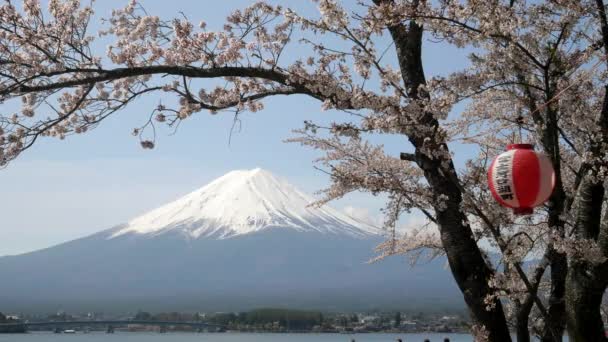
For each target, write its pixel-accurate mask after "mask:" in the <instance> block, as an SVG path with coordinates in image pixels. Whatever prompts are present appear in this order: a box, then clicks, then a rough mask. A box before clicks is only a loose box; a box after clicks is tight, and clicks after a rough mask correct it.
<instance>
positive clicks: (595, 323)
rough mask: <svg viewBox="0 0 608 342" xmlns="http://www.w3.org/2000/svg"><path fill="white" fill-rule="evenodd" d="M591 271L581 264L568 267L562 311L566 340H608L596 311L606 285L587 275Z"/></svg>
mask: <svg viewBox="0 0 608 342" xmlns="http://www.w3.org/2000/svg"><path fill="white" fill-rule="evenodd" d="M575 264H576V263H575ZM593 273H595V272H594V271H591V272H589V266H588V265H584V264H578V265H575V266H574V267H571V268H570V270H569V271H568V277H567V288H568V292H567V295H566V313H567V322H568V335H569V338H570V342H588V341H598V342H602V341H608V339H607V338H606V335H605V332H604V322H603V321H602V315H601V311H600V306H601V304H602V296H603V295H604V291H605V289H606V287H605V286H603V284H598V281H597V279H595V277H593V276H590V274H593Z"/></svg>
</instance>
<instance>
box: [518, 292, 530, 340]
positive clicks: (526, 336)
mask: <svg viewBox="0 0 608 342" xmlns="http://www.w3.org/2000/svg"><path fill="white" fill-rule="evenodd" d="M533 305H534V301H533V300H532V298H531V297H528V298H527V299H526V300H525V301H524V303H522V304H520V305H517V307H516V312H517V314H516V316H515V333H516V334H517V342H530V330H529V329H528V327H529V325H530V321H529V320H530V312H531V311H532V307H533Z"/></svg>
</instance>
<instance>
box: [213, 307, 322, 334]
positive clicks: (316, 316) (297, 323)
mask: <svg viewBox="0 0 608 342" xmlns="http://www.w3.org/2000/svg"><path fill="white" fill-rule="evenodd" d="M209 321H210V322H213V323H216V324H221V325H226V326H234V325H249V326H264V325H268V324H278V326H279V327H280V328H284V329H289V330H310V329H312V328H313V327H314V326H316V325H318V326H321V325H323V322H324V317H323V314H322V313H321V312H318V311H304V310H289V309H258V310H252V311H249V312H240V313H238V314H237V313H221V314H215V315H213V316H211V317H210V318H209Z"/></svg>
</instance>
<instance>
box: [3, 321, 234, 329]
mask: <svg viewBox="0 0 608 342" xmlns="http://www.w3.org/2000/svg"><path fill="white" fill-rule="evenodd" d="M128 325H146V326H158V327H161V331H163V330H166V327H170V326H190V327H193V328H196V329H198V330H199V331H201V330H203V329H209V328H212V329H213V330H215V331H218V330H220V331H221V330H222V329H224V328H225V326H223V325H220V324H214V323H208V322H200V321H144V320H101V321H48V322H15V323H0V332H18V331H19V330H23V331H27V330H29V328H34V329H40V328H49V329H52V330H55V331H59V330H61V329H69V328H77V327H93V326H105V327H107V331H108V332H114V329H115V328H118V327H124V326H128ZM163 328H165V329H163Z"/></svg>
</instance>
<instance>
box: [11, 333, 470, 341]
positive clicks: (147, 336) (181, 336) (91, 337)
mask: <svg viewBox="0 0 608 342" xmlns="http://www.w3.org/2000/svg"><path fill="white" fill-rule="evenodd" d="M445 337H448V338H449V339H450V342H472V341H473V338H472V337H471V336H470V335H463V334H433V333H428V334H354V335H349V334H254V333H222V334H208V333H166V334H159V333H147V332H116V333H115V334H106V333H103V332H91V333H89V334H83V333H76V334H53V333H50V332H41V333H38V332H36V333H29V334H0V342H65V341H70V342H195V341H196V342H351V339H355V341H356V342H395V341H396V340H397V338H401V339H402V340H403V341H404V342H423V341H424V339H425V338H428V339H430V341H431V342H443V339H444V338H445Z"/></svg>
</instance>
